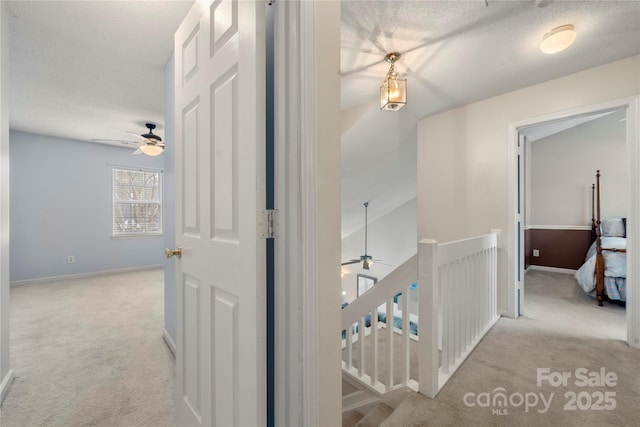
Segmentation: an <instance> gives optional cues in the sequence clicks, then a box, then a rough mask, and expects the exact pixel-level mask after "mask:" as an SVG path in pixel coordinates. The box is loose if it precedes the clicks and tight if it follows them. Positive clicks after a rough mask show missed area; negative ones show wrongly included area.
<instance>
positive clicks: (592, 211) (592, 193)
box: [591, 184, 597, 243]
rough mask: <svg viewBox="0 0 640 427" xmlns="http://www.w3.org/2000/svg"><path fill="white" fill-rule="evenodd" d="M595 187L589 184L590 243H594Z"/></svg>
mask: <svg viewBox="0 0 640 427" xmlns="http://www.w3.org/2000/svg"><path fill="white" fill-rule="evenodd" d="M596 237H597V236H596V185H595V184H591V242H592V243H593V242H595V241H596Z"/></svg>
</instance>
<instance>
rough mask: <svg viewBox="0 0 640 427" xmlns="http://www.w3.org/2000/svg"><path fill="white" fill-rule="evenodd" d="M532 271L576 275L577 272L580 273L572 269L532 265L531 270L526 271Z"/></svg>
mask: <svg viewBox="0 0 640 427" xmlns="http://www.w3.org/2000/svg"><path fill="white" fill-rule="evenodd" d="M531 270H538V271H550V272H552V273H564V274H576V272H577V271H578V270H572V269H570V268H560V267H547V266H544V265H530V266H529V268H527V269H526V270H525V273H527V272H529V271H531Z"/></svg>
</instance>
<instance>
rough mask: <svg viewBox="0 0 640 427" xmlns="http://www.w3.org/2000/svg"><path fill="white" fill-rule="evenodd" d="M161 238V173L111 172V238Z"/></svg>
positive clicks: (120, 170) (138, 171) (114, 169)
mask: <svg viewBox="0 0 640 427" xmlns="http://www.w3.org/2000/svg"><path fill="white" fill-rule="evenodd" d="M161 234H162V181H161V173H160V172H159V171H153V170H141V169H120V168H113V235H114V236H142V235H161Z"/></svg>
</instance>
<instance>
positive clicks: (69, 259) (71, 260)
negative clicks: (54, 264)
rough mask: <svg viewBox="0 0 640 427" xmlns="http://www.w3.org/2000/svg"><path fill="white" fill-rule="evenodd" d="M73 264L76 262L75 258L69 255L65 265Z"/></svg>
mask: <svg viewBox="0 0 640 427" xmlns="http://www.w3.org/2000/svg"><path fill="white" fill-rule="evenodd" d="M74 262H76V257H75V256H73V255H69V256H68V257H67V264H73V263H74Z"/></svg>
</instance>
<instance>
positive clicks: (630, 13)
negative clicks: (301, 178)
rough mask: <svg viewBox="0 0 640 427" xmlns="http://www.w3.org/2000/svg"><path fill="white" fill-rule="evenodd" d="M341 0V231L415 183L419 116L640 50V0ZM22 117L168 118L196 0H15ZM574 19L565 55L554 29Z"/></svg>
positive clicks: (64, 128)
mask: <svg viewBox="0 0 640 427" xmlns="http://www.w3.org/2000/svg"><path fill="white" fill-rule="evenodd" d="M488 3H489V6H488V7H487V6H486V5H485V2H484V1H483V0H468V1H410V2H407V1H389V0H387V1H343V2H342V25H341V38H342V49H341V61H342V64H341V73H342V79H341V80H342V84H341V91H342V110H343V111H342V124H341V126H342V165H343V181H342V201H343V204H342V213H343V215H342V220H343V227H342V229H343V235H346V234H349V233H350V232H353V231H355V230H356V229H357V228H359V227H362V225H363V224H362V204H363V203H364V202H365V201H370V202H371V204H370V206H369V214H370V215H369V218H370V221H373V220H375V219H376V218H377V217H380V216H381V215H383V214H385V213H387V212H388V211H390V210H391V209H393V208H395V207H397V206H399V205H401V204H402V203H404V202H406V201H408V200H410V199H411V198H413V197H415V195H416V182H415V180H416V178H415V176H416V171H415V169H416V161H415V152H416V123H417V121H418V120H419V119H420V118H422V117H425V116H428V115H430V114H433V113H436V112H440V111H444V110H447V109H450V108H454V107H457V106H460V105H464V104H467V103H470V102H474V101H478V100H480V99H484V98H488V97H491V96H495V95H498V94H501V93H505V92H508V91H512V90H515V89H519V88H522V87H525V86H529V85H532V84H535V83H539V82H543V81H546V80H549V79H553V78H557V77H560V76H563V75H566V74H570V73H573V72H576V71H580V70H583V69H587V68H591V67H594V66H597V65H601V64H604V63H607V62H611V61H613V60H616V59H620V58H624V57H628V56H631V55H635V54H638V53H640V2H638V1H622V2H619V1H581V0H576V1H559V0H556V1H554V2H552V3H551V4H550V5H549V6H547V7H545V8H539V7H536V5H535V2H534V1H533V0H530V1H492V0H488ZM7 4H8V6H9V10H10V12H11V13H12V17H11V26H12V28H11V35H12V40H11V52H10V53H11V88H12V94H11V118H10V120H11V128H12V129H15V130H21V131H27V132H34V133H41V134H48V135H53V136H59V137H64V138H73V139H79V140H87V141H88V140H91V139H93V138H100V139H115V140H117V139H129V138H128V135H127V134H125V133H124V131H125V130H126V131H133V132H140V133H141V132H142V131H144V130H145V129H144V123H145V122H148V121H151V122H155V123H158V125H159V126H158V132H157V133H158V134H159V135H160V136H162V137H164V132H163V125H162V122H163V90H164V87H163V79H164V77H163V69H164V66H165V64H166V62H167V60H168V58H169V57H170V55H171V52H172V50H173V33H174V31H175V30H176V29H177V27H178V25H179V23H180V21H181V20H182V18H183V17H184V16H185V15H186V13H187V11H188V10H189V8H190V7H191V4H192V1H191V0H189V1H113V2H112V1H43V2H35V1H10V2H7ZM565 23H573V24H574V25H575V26H576V29H577V31H578V38H577V40H576V42H575V43H574V45H573V46H571V47H570V48H569V49H567V50H566V51H565V52H562V53H560V54H557V55H552V56H547V55H543V54H542V53H540V51H539V49H538V44H539V42H540V40H541V38H542V36H543V34H544V33H545V32H546V31H548V30H550V29H551V28H554V27H556V26H559V25H562V24H565ZM390 51H399V52H401V53H402V54H403V56H402V58H401V59H400V62H399V63H398V65H397V67H396V69H397V70H398V71H399V72H400V73H401V75H402V77H404V78H407V79H408V87H409V97H408V102H409V103H408V106H407V107H405V108H404V109H403V110H401V111H400V112H398V113H393V112H381V111H379V109H378V106H377V99H378V93H379V86H380V84H381V82H382V79H383V77H384V75H385V74H386V72H387V70H388V64H386V63H384V62H383V57H384V55H385V54H386V53H387V52H390Z"/></svg>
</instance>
